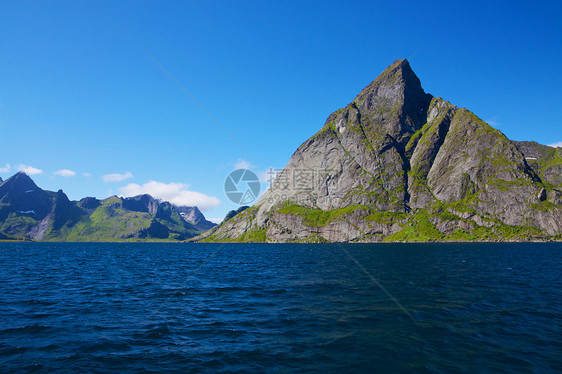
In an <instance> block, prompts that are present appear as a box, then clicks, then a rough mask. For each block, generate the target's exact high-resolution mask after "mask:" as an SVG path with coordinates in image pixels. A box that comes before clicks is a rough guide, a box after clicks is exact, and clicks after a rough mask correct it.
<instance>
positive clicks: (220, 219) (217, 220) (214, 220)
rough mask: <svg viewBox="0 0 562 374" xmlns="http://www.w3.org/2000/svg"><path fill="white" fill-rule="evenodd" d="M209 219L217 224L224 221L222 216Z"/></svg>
mask: <svg viewBox="0 0 562 374" xmlns="http://www.w3.org/2000/svg"><path fill="white" fill-rule="evenodd" d="M207 221H211V222H213V223H216V224H217V225H218V224H219V223H221V222H222V218H207Z"/></svg>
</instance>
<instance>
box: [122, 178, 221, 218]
mask: <svg viewBox="0 0 562 374" xmlns="http://www.w3.org/2000/svg"><path fill="white" fill-rule="evenodd" d="M119 191H120V192H121V193H122V194H123V195H125V196H136V195H142V194H149V195H151V196H152V197H154V198H156V199H159V200H164V201H168V202H170V203H171V204H173V205H177V206H196V207H198V208H199V209H201V210H203V211H204V210H206V209H209V208H213V207H216V206H219V205H220V203H221V202H220V200H219V199H217V198H216V197H214V196H207V195H205V194H203V193H201V192H196V191H190V190H189V185H187V184H183V183H162V182H156V181H151V182H148V183H145V184H143V185H139V184H136V183H129V184H128V185H126V186H124V187H121V188H119Z"/></svg>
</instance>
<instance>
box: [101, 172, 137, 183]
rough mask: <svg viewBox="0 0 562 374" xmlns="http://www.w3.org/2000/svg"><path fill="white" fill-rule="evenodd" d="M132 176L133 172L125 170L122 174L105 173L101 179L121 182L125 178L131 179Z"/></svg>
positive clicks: (106, 181)
mask: <svg viewBox="0 0 562 374" xmlns="http://www.w3.org/2000/svg"><path fill="white" fill-rule="evenodd" d="M132 177H133V173H131V172H130V171H127V172H125V173H123V174H117V173H115V174H106V175H104V176H103V177H101V179H103V181H104V182H105V183H108V182H123V181H125V180H127V179H131V178H132Z"/></svg>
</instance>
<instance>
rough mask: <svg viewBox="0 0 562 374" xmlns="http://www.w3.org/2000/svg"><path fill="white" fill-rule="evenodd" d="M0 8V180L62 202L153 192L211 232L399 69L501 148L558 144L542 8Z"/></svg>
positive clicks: (556, 73) (560, 29) (550, 20)
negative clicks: (184, 207) (400, 63)
mask: <svg viewBox="0 0 562 374" xmlns="http://www.w3.org/2000/svg"><path fill="white" fill-rule="evenodd" d="M0 6H1V10H2V11H1V12H0V61H1V64H0V66H1V69H0V134H1V136H0V176H1V177H2V178H4V179H5V178H7V177H9V176H10V175H12V174H13V173H14V172H16V171H17V170H18V169H20V168H27V169H26V170H28V171H29V172H30V173H33V172H36V173H37V174H33V175H32V177H33V178H34V180H35V181H36V182H37V184H38V185H39V186H41V187H43V188H45V189H50V190H57V189H59V188H60V189H63V190H64V191H65V192H66V193H67V194H68V196H69V197H70V198H71V199H79V198H81V197H84V196H96V197H99V198H105V197H107V196H109V195H111V194H118V195H122V194H124V193H133V192H138V191H155V193H158V194H161V195H162V196H169V199H171V200H174V201H176V202H181V201H193V202H198V204H199V205H201V206H202V207H203V208H204V209H205V211H204V213H205V215H206V216H207V217H210V218H222V217H223V216H224V214H225V213H226V212H227V211H228V210H230V209H233V208H236V206H235V205H234V204H232V203H230V202H229V201H228V199H227V198H226V196H225V195H224V192H223V183H224V180H225V178H226V176H227V174H228V173H229V172H230V171H232V170H233V169H234V168H235V167H236V166H244V165H246V166H247V165H250V166H251V167H252V168H253V169H254V170H255V171H256V172H258V173H260V172H262V173H263V172H264V171H266V170H267V169H268V168H270V167H273V168H281V167H283V166H284V165H285V164H286V163H287V162H288V160H289V158H290V156H291V155H292V153H293V152H294V151H295V150H296V148H297V147H298V146H299V145H300V144H301V143H302V142H303V141H305V140H306V139H307V138H309V137H310V136H311V135H313V134H314V133H315V132H316V131H318V130H319V129H320V128H321V127H322V125H323V124H324V121H325V119H326V118H327V116H328V115H329V114H330V113H331V112H333V111H334V110H336V109H338V108H340V107H343V106H345V105H347V104H348V103H349V102H350V101H351V100H352V99H353V98H354V97H355V96H356V95H357V93H359V91H360V90H361V89H362V88H363V87H364V86H366V85H367V84H369V83H370V82H371V81H372V80H373V79H374V78H376V76H377V75H378V74H380V73H381V72H382V70H384V68H386V67H387V66H388V65H390V64H391V63H392V62H393V61H395V60H396V59H398V58H408V59H409V61H410V63H411V65H412V68H413V69H414V71H415V72H416V74H417V75H418V76H419V78H420V79H421V81H422V85H423V87H424V89H425V90H426V91H427V92H429V93H431V94H433V95H435V96H440V97H443V98H445V99H446V100H449V101H451V102H452V103H453V104H455V105H458V106H461V107H467V108H469V109H470V110H472V111H473V112H474V113H476V114H477V115H478V116H479V117H481V118H482V119H484V120H487V121H488V122H490V123H491V124H492V125H494V126H495V127H497V128H499V129H500V130H502V131H503V132H504V133H505V134H506V135H507V136H508V137H509V138H511V139H515V140H534V141H537V142H539V143H543V144H553V143H557V142H562V105H560V101H561V99H562V92H561V90H562V75H561V74H560V71H561V66H562V23H561V22H559V17H560V14H562V3H560V2H558V1H552V2H543V3H541V6H540V7H539V6H536V7H535V6H529V5H524V4H522V2H507V1H506V2H503V1H502V2H500V1H497V2H494V1H485V2H484V1H483V2H471V3H470V4H465V3H463V2H458V3H456V5H455V3H453V2H435V3H432V4H426V2H419V1H402V2H401V3H400V4H396V3H395V2H389V1H384V2H378V1H369V2H361V1H356V2H353V1H333V2H332V1H299V2H297V1H276V2H273V1H271V2H269V1H264V2H259V1H252V2H243V1H237V2H233V1H182V2H180V1H178V2H174V1H166V2H161V1H148V2H137V1H134V2H133V1H131V2H127V1H120V2H117V1H106V2H104V1H72V2H70V1H68V2H62V1H61V2H54V1H52V2H42V1H16V2H8V1H3V2H1V3H0ZM150 56H152V57H154V59H156V60H157V61H159V63H160V64H161V65H162V66H164V67H165V69H167V70H168V71H169V73H170V74H172V75H173V76H174V77H175V79H177V81H178V82H179V83H180V84H181V85H182V86H183V87H184V88H185V89H186V90H187V91H188V92H189V93H190V94H191V95H193V97H195V98H196V100H197V101H198V102H199V103H201V105H202V106H203V107H204V108H206V110H207V111H208V112H209V113H210V114H211V115H212V116H213V117H214V118H216V120H217V121H218V122H219V123H220V124H221V125H222V126H223V127H224V128H225V129H226V130H227V131H228V132H229V133H230V134H231V135H232V136H233V137H234V138H235V139H236V141H237V142H238V143H239V144H240V145H242V147H240V146H239V144H237V143H236V142H234V141H233V140H232V139H231V138H230V137H229V136H228V135H226V134H225V133H224V132H223V131H222V130H221V129H220V127H219V126H218V125H217V123H216V122H215V121H213V120H212V119H211V118H210V117H209V116H208V115H207V114H206V113H205V112H204V111H203V110H201V108H200V107H199V106H198V105H197V104H196V103H195V102H194V101H193V100H192V99H191V98H190V97H188V95H186V94H185V93H184V92H183V91H182V90H181V89H180V88H179V87H178V85H177V84H176V83H175V82H174V81H173V80H172V79H170V77H169V76H168V75H166V74H165V73H164V72H163V71H162V69H161V68H159V67H158V66H157V64H156V63H155V62H154V61H153V59H152V58H151V57H150ZM6 164H9V166H10V167H8V165H6ZM29 167H31V169H30V168H29ZM39 170H40V171H41V173H38V171H39ZM61 170H67V171H66V172H60V171H61ZM57 171H58V172H59V173H58V174H55V173H56V172H57ZM73 173H74V175H72V174H73ZM61 174H62V175H61ZM84 174H86V175H84ZM112 174H114V175H112ZM108 175H110V176H109V177H108ZM111 175H112V176H111ZM104 176H105V178H104ZM149 182H152V183H150V184H148V183H149Z"/></svg>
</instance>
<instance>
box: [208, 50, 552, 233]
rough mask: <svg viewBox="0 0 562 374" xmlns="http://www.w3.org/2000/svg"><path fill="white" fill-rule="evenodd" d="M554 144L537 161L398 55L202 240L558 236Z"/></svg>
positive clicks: (331, 115)
mask: <svg viewBox="0 0 562 374" xmlns="http://www.w3.org/2000/svg"><path fill="white" fill-rule="evenodd" d="M525 144H526V143H525ZM519 146H521V147H523V145H521V144H519ZM541 147H546V146H541ZM535 148H537V147H535ZM548 148H549V147H547V149H548ZM541 149H543V148H541ZM557 152H558V151H555V152H554V155H553V154H552V151H550V150H549V151H548V152H547V151H544V149H543V153H544V154H547V153H548V154H549V155H550V156H548V157H550V159H549V160H550V161H548V160H547V161H544V160H543V161H541V162H542V163H541V164H540V165H534V167H535V168H533V167H532V166H531V165H530V164H529V163H528V162H527V159H526V158H525V156H524V155H523V153H522V152H521V150H520V149H519V148H518V143H516V142H512V141H511V140H509V139H508V138H507V137H506V136H505V135H504V134H503V133H501V132H500V131H499V130H496V129H494V128H492V127H491V126H489V125H488V124H487V123H485V122H484V121H483V120H481V119H480V118H478V117H477V116H476V115H475V114H474V113H472V112H470V111H469V110H468V109H465V108H459V107H457V106H455V105H453V104H451V103H449V102H448V101H446V100H443V99H441V98H439V97H434V96H432V95H431V94H428V93H425V91H424V90H423V88H422V86H421V82H420V80H419V78H417V76H416V75H415V73H414V72H413V70H412V69H411V67H410V64H409V63H408V61H407V60H397V61H395V62H394V63H393V64H392V65H390V66H389V67H388V68H387V69H385V71H384V72H383V73H382V74H380V75H379V76H378V77H377V78H376V79H375V80H374V81H372V82H371V83H370V84H369V85H367V86H366V87H365V88H364V89H363V90H362V91H361V92H360V93H359V94H358V95H357V96H356V97H355V99H354V100H353V101H352V102H351V103H349V104H348V105H347V106H346V107H344V108H341V109H338V110H336V111H335V112H333V113H332V114H330V116H328V118H327V120H326V122H325V124H324V126H323V127H322V128H321V129H320V130H319V131H318V132H317V133H316V134H315V135H313V136H312V137H311V138H309V139H308V140H306V141H305V142H303V143H302V145H301V146H299V147H298V148H297V150H296V151H295V153H294V154H293V156H292V157H291V159H290V160H289V163H288V164H287V166H285V168H284V169H283V170H282V171H281V172H280V173H279V175H277V177H276V178H275V180H274V181H273V183H272V185H271V186H270V188H269V189H268V190H267V191H266V193H265V194H264V195H263V196H262V197H261V198H260V199H259V200H258V201H257V202H256V203H255V204H254V206H253V207H251V208H249V209H247V210H245V211H244V212H242V213H240V214H238V215H236V216H235V217H233V218H231V219H230V220H228V221H226V222H223V224H222V225H221V226H220V227H219V228H217V229H215V230H213V232H212V233H208V234H205V235H203V236H201V237H200V238H199V239H200V240H204V241H271V242H287V241H291V242H295V241H297V242H298V241H331V242H334V241H335V242H339V241H343V242H348V241H367V242H369V241H373V242H376V241H383V240H386V241H403V240H420V241H431V240H455V241H456V240H530V239H540V240H546V239H553V238H554V239H557V238H558V239H560V235H561V234H562V210H561V204H560V200H561V197H562V192H561V191H562V183H561V182H562V181H559V180H557V179H556V171H557V170H558V169H556V168H558V167H560V165H562V158H561V157H560V154H559V153H557ZM557 155H558V156H557ZM543 159H544V157H543ZM535 169H536V170H535ZM307 172H308V173H309V174H310V175H311V176H312V177H311V178H310V181H309V182H306V183H303V180H302V179H303V177H302V175H303V174H306V173H307ZM541 175H542V177H541ZM547 176H548V178H550V179H548V180H546V179H545V178H546V177H547ZM543 179H545V181H543Z"/></svg>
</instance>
